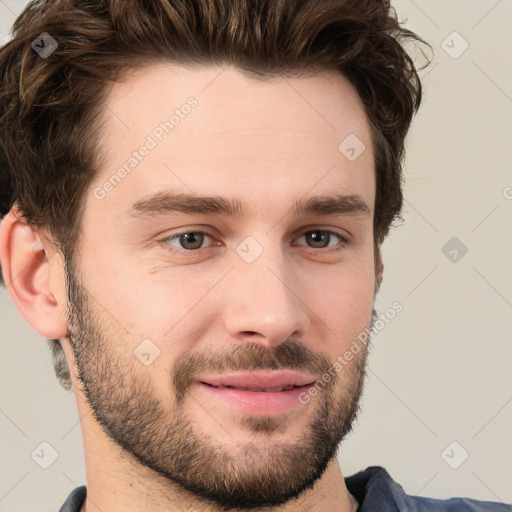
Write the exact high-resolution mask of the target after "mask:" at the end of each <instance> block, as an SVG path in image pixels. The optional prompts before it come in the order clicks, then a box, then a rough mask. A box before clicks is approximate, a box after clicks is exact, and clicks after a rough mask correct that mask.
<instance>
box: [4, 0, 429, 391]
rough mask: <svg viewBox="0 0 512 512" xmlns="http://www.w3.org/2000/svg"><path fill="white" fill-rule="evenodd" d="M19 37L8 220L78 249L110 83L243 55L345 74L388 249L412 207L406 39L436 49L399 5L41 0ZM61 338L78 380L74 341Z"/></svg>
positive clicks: (380, 234) (8, 132)
mask: <svg viewBox="0 0 512 512" xmlns="http://www.w3.org/2000/svg"><path fill="white" fill-rule="evenodd" d="M43 32H46V33H48V34H49V35H50V36H51V37H52V38H53V39H54V40H55V41H56V42H57V44H58V46H57V48H56V49H55V50H54V51H53V53H51V54H49V55H47V56H46V57H43V56H41V55H39V54H38V53H37V52H36V51H35V49H34V48H33V47H32V44H33V42H34V41H35V40H36V39H37V38H38V37H39V36H40V34H41V33H43ZM12 35H13V38H12V39H11V40H10V41H9V42H7V43H6V44H5V45H4V46H3V47H2V48H1V49H0V83H1V88H0V215H2V216H3V215H5V214H6V213H7V212H9V211H10V209H11V208H12V207H13V206H14V205H16V206H17V207H18V208H19V209H20V212H21V213H22V214H23V216H24V218H25V220H26V221H27V223H28V224H29V225H32V226H34V227H45V228H47V229H48V230H49V232H50V233H51V235H52V237H54V240H53V242H54V243H55V245H56V247H57V248H58V249H59V250H60V251H61V253H62V254H63V255H64V256H65V257H66V258H72V257H73V255H74V249H75V248H76V247H77V242H78V240H79V236H80V227H81V219H82V213H83V206H84V202H85V196H86V193H87V191H88V189H89V185H90V183H91V181H92V180H93V179H94V177H95V175H96V174H97V172H98V169H99V165H100V161H101V157H102V153H101V151H100V149H101V146H100V141H99V140H98V137H97V135H98V133H99V129H98V127H99V123H100V120H101V114H102V111H103V109H104V106H105V100H106V97H107V93H108V91H109V84H111V83H112V82H115V81H119V80H122V77H123V72H124V71H127V70H129V69H132V68H136V67H138V66H141V65H148V64H151V63H152V62H156V61H162V60H163V61H172V62H175V63H178V64H184V65H188V64H202V63H204V64H210V63H214V64H221V65H223V64H232V65H234V66H236V67H237V68H238V69H239V70H241V71H242V72H244V73H246V74H249V75H252V76H254V77H259V78H261V79H268V78H271V77H275V76H278V75H289V76H295V75H300V74H301V73H305V72H307V73H309V74H314V72H315V71H316V70H324V69H326V70H336V71H339V72H340V73H342V74H343V75H345V77H347V78H348V79H349V80H350V82H351V83H352V85H353V86H354V87H355V88H356V90H357V92H358V94H359V95H360V97H361V99H362V101H363V103H364V106H365V109H366V114H367V117H368V120H369V122H370V126H371V129H372V137H373V141H372V142H373V149H374V155H375V168H376V183H377V190H376V199H375V214H374V221H373V222H374V226H373V227H374V242H375V244H374V245H375V248H376V251H377V252H379V256H380V245H381V244H382V242H383V241H384V238H385V237H386V236H387V234H388V231H389V228H390V226H391V224H392V222H393V220H394V219H395V218H396V217H397V216H398V215H399V214H400V211H401V208H402V200H403V198H402V181H403V177H402V161H403V156H404V139H405V137H406V134H407V132H408V129H409V125H410V123H411V120H412V117H413V114H414V113H415V112H416V111H417V109H418V108H419V105H420V102H421V91H422V89H421V82H420V79H419V76H418V74H417V70H416V67H415V65H414V62H413V60H412V58H411V57H410V56H409V55H408V54H407V52H406V51H405V49H404V47H403V46H402V42H407V41H412V42H414V43H422V44H424V45H426V46H429V47H430V45H428V44H427V43H425V41H423V40H422V39H421V38H420V37H419V36H417V35H416V34H414V33H413V32H411V31H409V30H407V29H405V28H403V27H402V26H401V24H400V23H399V21H398V19H397V16H396V12H395V11H394V9H393V8H392V7H390V2H389V1H388V0H151V1H150V0H130V1H128V0H33V1H31V2H30V3H29V4H28V5H27V7H26V8H25V10H24V11H23V12H22V13H21V15H20V16H19V17H18V18H17V20H16V21H15V23H14V26H13V30H12ZM428 64H430V61H428ZM428 64H427V65H428ZM340 142H341V141H340ZM379 284H380V283H379ZM49 341H50V345H51V349H52V354H53V358H54V366H55V371H56V373H57V376H58V377H59V380H60V382H61V384H62V385H63V386H64V387H65V388H66V389H69V387H70V382H69V373H68V369H67V365H66V364H65V363H66V361H65V358H64V357H63V353H62V348H61V346H60V342H59V341H58V340H49Z"/></svg>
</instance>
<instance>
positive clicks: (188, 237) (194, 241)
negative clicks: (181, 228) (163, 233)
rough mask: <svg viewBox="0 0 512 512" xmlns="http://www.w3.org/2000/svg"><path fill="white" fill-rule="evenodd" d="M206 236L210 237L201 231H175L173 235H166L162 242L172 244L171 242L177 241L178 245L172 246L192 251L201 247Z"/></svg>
mask: <svg viewBox="0 0 512 512" xmlns="http://www.w3.org/2000/svg"><path fill="white" fill-rule="evenodd" d="M205 237H206V238H211V237H210V236H209V235H208V234H206V233H204V232H202V231H188V232H185V233H176V234H175V235H171V236H169V237H167V238H166V239H165V240H164V242H165V243H168V244H169V245H174V244H172V243H171V241H172V242H174V241H175V242H177V243H178V244H179V245H178V246H176V245H174V247H178V249H181V250H183V249H185V250H186V251H193V250H196V249H202V248H203V247H202V245H203V242H204V240H205Z"/></svg>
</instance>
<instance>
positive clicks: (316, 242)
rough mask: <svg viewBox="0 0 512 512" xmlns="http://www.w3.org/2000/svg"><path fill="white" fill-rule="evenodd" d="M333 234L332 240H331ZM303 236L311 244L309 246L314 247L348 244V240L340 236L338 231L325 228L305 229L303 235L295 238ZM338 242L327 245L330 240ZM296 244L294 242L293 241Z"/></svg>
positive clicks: (321, 247) (322, 247) (323, 247)
mask: <svg viewBox="0 0 512 512" xmlns="http://www.w3.org/2000/svg"><path fill="white" fill-rule="evenodd" d="M333 235H334V237H335V238H334V240H333ZM301 238H304V239H305V240H306V242H307V243H308V244H312V245H311V247H313V248H314V249H325V248H328V247H334V246H335V245H340V246H342V247H343V246H345V245H347V244H348V240H347V239H346V238H345V237H343V236H341V235H340V234H339V233H335V232H334V231H329V230H325V229H314V230H311V231H306V232H305V233H304V234H303V235H301V236H300V237H299V238H297V240H300V239H301ZM336 239H338V242H337V243H335V244H334V245H331V246H330V245H329V244H330V242H331V241H334V242H336ZM293 245H296V243H293Z"/></svg>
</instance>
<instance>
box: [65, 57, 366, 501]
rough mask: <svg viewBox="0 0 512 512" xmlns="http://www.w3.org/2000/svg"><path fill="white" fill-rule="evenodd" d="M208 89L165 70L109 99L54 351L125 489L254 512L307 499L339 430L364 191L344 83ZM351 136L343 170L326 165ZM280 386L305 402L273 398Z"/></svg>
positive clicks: (336, 79)
mask: <svg viewBox="0 0 512 512" xmlns="http://www.w3.org/2000/svg"><path fill="white" fill-rule="evenodd" d="M221 71H222V69H221V68H216V67H200V68H195V69H193V68H183V67H179V66H176V65H171V64H161V65H155V66H152V67H150V68H147V69H145V70H144V71H143V72H137V73H133V74H132V76H131V77H130V78H129V79H128V80H126V81H125V82H124V83H118V84H116V85H115V86H114V88H113V89H112V92H111V95H110V97H109V101H108V107H109V108H108V109H107V110H106V112H107V113H108V115H107V117H106V120H105V124H104V126H103V130H104V132H103V134H104V137H103V140H104V143H105V147H106V148H107V149H108V156H107V158H106V159H105V162H104V165H103V167H102V169H101V172H100V173H99V174H98V175H97V176H96V178H95V180H94V183H93V185H92V187H91V190H90V192H89V193H88V194H87V196H86V203H85V211H84V218H83V227H82V230H83V236H82V239H81V241H80V246H79V250H78V252H77V256H76V257H75V258H74V261H73V262H71V261H67V267H66V273H67V279H68V281H69V287H68V294H69V295H68V299H69V309H68V323H69V341H70V342H71V345H72V350H73V354H74V358H75V362H76V367H77V369H78V378H79V379H80V382H81V384H82V387H83V392H84V395H85V397H86V400H87V403H88V406H89V407H90V409H91V410H92V412H93V416H94V418H95V420H96V421H97V422H98V424H99V425H100V426H101V428H102V429H103V432H104V434H105V436H108V438H110V440H112V441H114V442H115V443H116V444H117V445H118V446H119V447H121V448H122V449H123V450H124V451H125V453H126V455H127V456H128V457H129V458H130V459H132V460H133V461H134V463H135V465H134V466H133V468H134V469H133V471H137V469H136V468H137V467H139V468H140V469H141V470H142V469H143V470H144V471H146V470H148V469H149V470H150V471H152V472H154V475H155V478H159V479H163V480H164V481H168V482H172V483H173V484H178V485H179V486H181V488H182V489H184V490H185V492H188V493H191V494H192V495H195V496H200V497H202V498H203V499H205V500H207V501H209V502H211V503H213V504H215V505H217V506H219V507H226V508H229V507H234V508H247V509H251V508H256V507H261V506H266V505H268V506H275V505H279V504H282V503H285V502H286V501H287V500H289V499H291V498H292V497H296V496H298V495H299V494H300V493H301V492H302V491H304V490H305V489H308V488H311V487H312V486H313V484H314V483H315V482H316V481H317V480H318V479H319V478H320V477H321V476H322V474H323V473H324V471H325V469H326V468H327V466H328V464H329V462H330V461H331V460H332V459H333V457H335V455H336V450H337V447H338V444H339V443H340V441H341V440H342V439H343V438H344V437H345V436H346V434H347V433H348V432H349V431H350V430H351V426H352V423H353V421H354V419H355V416H356V412H357V410H358V401H359V398H360V394H361V391H362V388H363V380H364V369H365V363H366V358H367V347H366V345H364V344H361V343H359V345H358V347H359V349H358V351H357V352H355V353H354V354H353V358H351V359H350V360H349V361H348V360H347V359H346V358H345V356H344V354H345V353H346V352H347V350H350V347H351V346H353V341H354V340H356V339H357V337H358V335H359V334H360V333H362V332H364V331H365V329H367V328H369V327H370V326H371V324H372V318H373V315H372V313H374V310H373V303H374V298H375V286H376V279H375V268H374V251H373V231H372V220H373V205H374V200H375V176H374V165H373V155H372V151H371V143H370V131H369V127H368V124H367V121H366V118H365V115H364V111H363V107H362V105H361V103H360V101H359V99H358V96H357V93H356V92H355V90H354V89H352V87H351V86H350V85H349V83H348V82H347V81H346V80H345V79H344V78H343V77H341V76H339V75H334V74H330V73H326V74H322V75H317V76H315V77H309V78H301V79H292V78H288V79H286V80H284V79H280V80H278V79H275V80H273V81H269V82H263V81H257V80H255V79H250V78H247V77H245V76H244V75H242V74H241V73H239V72H238V71H236V70H234V69H232V68H227V69H226V70H224V71H223V72H221ZM189 98H193V100H189ZM187 100H189V102H188V103H187ZM187 104H188V105H189V107H185V105H187ZM172 115H174V116H175V118H174V119H172V120H171V121H170V123H172V128H170V126H171V124H169V125H165V124H162V125H161V124H160V123H165V122H166V121H169V118H171V116H172ZM162 126H163V127H162ZM159 127H160V130H158V129H157V128H159ZM165 128H167V131H166V129H165ZM350 134H353V135H352V136H357V138H358V140H359V141H361V142H362V143H363V144H364V145H365V146H366V149H365V150H364V151H363V152H362V153H361V154H360V155H359V156H358V158H356V159H354V158H353V156H354V155H353V152H350V151H349V156H351V157H352V158H348V157H347V153H346V147H345V146H343V147H342V149H341V150H340V149H339V146H340V143H341V142H342V141H344V139H346V137H347V136H349V135H350ZM348 140H349V141H352V146H354V140H355V139H353V138H352V139H348ZM151 141H152V142H151ZM358 144H359V143H358ZM142 146H145V147H146V148H148V150H147V151H145V150H142V149H141V147H142ZM360 148H361V146H356V153H359V152H360V151H361V149H360ZM349 149H350V148H349ZM134 151H135V152H136V153H137V155H135V156H134ZM142 153H144V154H142ZM131 157H133V158H134V160H133V161H132V162H131V164H130V163H128V164H127V162H128V160H129V159H130V158H131ZM123 166H124V169H125V172H121V171H119V169H121V168H123ZM128 169H129V170H128ZM114 175H115V176H116V178H114V177H113V176H114ZM184 195H189V196H191V198H188V199H186V198H185V197H184ZM205 196H207V197H210V198H211V197H215V198H216V199H215V200H209V201H202V202H198V198H200V197H205ZM344 196H352V199H347V198H346V197H344ZM319 197H321V198H322V200H319V201H316V200H317V199H318V198H319ZM222 198H223V199H222ZM309 200H311V202H309V203H308V201H309ZM315 201H316V202H315ZM308 204H309V206H310V207H309V208H301V206H302V207H304V206H307V205H308ZM364 204H366V205H367V207H368V211H367V212H365V211H364V208H362V206H364ZM221 206H222V207H223V208H221ZM228 206H231V208H228ZM336 362H338V363H341V364H338V365H337V364H336ZM326 375H330V378H329V379H327V378H325V376H326ZM233 376H238V378H239V380H236V381H234V380H233V379H232V377H233ZM269 376H273V377H276V378H277V379H278V381H276V382H278V385H276V382H274V381H271V380H269ZM322 377H324V378H322ZM250 379H252V380H250ZM290 381H293V382H294V383H295V384H296V385H301V384H308V385H306V386H303V387H301V388H300V389H299V388H294V389H291V390H288V391H285V390H282V391H281V390H272V391H269V389H270V388H274V387H276V388H278V387H282V386H281V384H283V383H284V384H286V383H290ZM315 381H317V387H316V388H315V387H313V384H314V382H315ZM320 381H321V382H322V384H319V383H320ZM233 383H235V384H234V387H235V388H240V387H247V388H249V389H247V390H240V389H238V390H236V389H228V388H223V387H222V386H225V385H227V384H230V385H233ZM271 384H273V385H271ZM258 389H259V391H258ZM262 389H265V390H266V391H261V390H262ZM315 389H316V392H315V391H314V390H315ZM312 390H313V391H312Z"/></svg>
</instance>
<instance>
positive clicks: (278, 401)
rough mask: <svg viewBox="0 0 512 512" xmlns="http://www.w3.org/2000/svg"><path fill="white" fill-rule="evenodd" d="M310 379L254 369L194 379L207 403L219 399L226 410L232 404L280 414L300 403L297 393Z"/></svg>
mask: <svg viewBox="0 0 512 512" xmlns="http://www.w3.org/2000/svg"><path fill="white" fill-rule="evenodd" d="M314 383H315V379H314V378H313V377H311V376H310V375H303V374H300V373H297V372H293V371H282V372H263V371H257V372H256V371H255V372H248V373H241V374H231V375H221V376H214V377H202V378H200V379H198V380H196V386H197V388H198V390H199V392H201V393H204V394H205V396H206V397H207V399H208V403H210V402H212V403H220V404H222V405H223V407H228V408H229V411H230V413H231V411H232V410H233V408H234V409H235V410H236V411H238V412H241V413H243V414H251V415H257V416H268V415H275V414H282V413H285V412H288V411H290V410H292V409H294V408H296V407H298V406H299V405H301V404H302V405H303V404H304V403H303V402H301V400H300V397H301V395H302V394H303V393H304V392H306V391H307V389H308V388H309V387H310V386H311V385H313V384H314Z"/></svg>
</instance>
